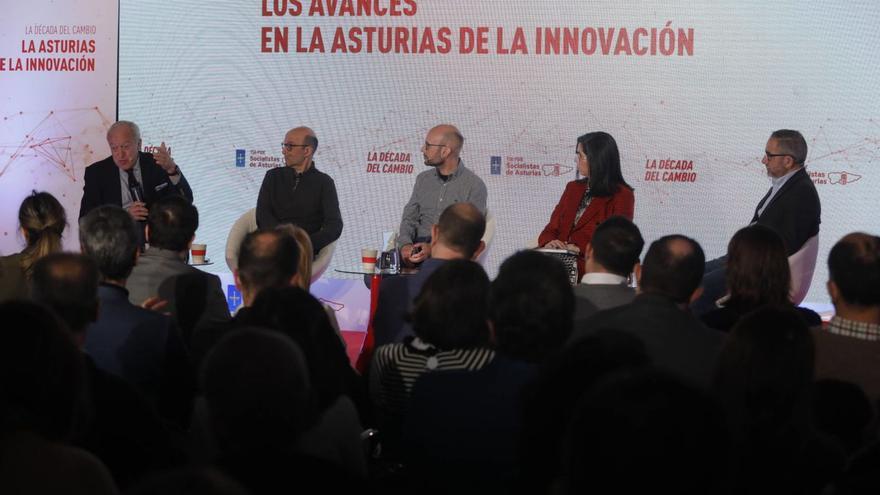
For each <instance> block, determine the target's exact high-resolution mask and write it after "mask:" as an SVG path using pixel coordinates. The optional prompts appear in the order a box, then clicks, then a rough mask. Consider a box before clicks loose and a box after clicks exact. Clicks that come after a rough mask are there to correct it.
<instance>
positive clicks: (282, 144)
mask: <svg viewBox="0 0 880 495" xmlns="http://www.w3.org/2000/svg"><path fill="white" fill-rule="evenodd" d="M308 146H309V145H307V144H290V143H281V147H282V148H284V149H285V150H287V151H291V150H293V149H294V148H306V147H308Z"/></svg>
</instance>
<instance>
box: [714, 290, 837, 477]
mask: <svg viewBox="0 0 880 495" xmlns="http://www.w3.org/2000/svg"><path fill="white" fill-rule="evenodd" d="M812 386H813V339H812V337H811V336H810V332H809V330H808V328H807V326H806V324H805V323H804V321H803V318H801V317H800V315H799V314H798V313H797V312H796V311H795V310H794V309H793V308H791V307H790V306H782V307H772V306H766V307H764V308H760V309H758V310H755V311H753V312H752V313H749V314H748V315H746V316H744V317H743V318H741V319H740V320H739V322H738V323H737V324H736V325H735V326H734V327H733V329H732V331H731V334H730V337H729V338H728V339H727V341H726V342H725V344H724V349H723V350H722V353H721V356H720V357H719V360H718V371H717V374H716V376H715V390H716V392H717V394H718V396H719V397H720V398H721V403H722V405H723V407H724V409H725V411H726V412H727V415H728V420H729V422H730V428H731V433H732V438H733V439H734V442H735V443H734V445H733V456H734V457H733V460H734V463H733V469H734V477H733V486H732V492H733V493H773V494H786V493H791V494H795V493H797V494H801V493H815V494H818V493H820V492H821V490H822V489H823V488H824V486H825V484H827V483H828V482H829V481H831V480H832V479H833V477H834V476H836V475H837V474H838V473H839V472H840V470H841V469H842V467H843V461H844V452H843V449H842V447H841V446H840V445H837V444H836V443H834V442H832V441H830V440H829V439H827V438H825V437H823V436H821V435H819V434H818V433H817V432H816V430H815V428H814V425H813V421H812V417H811V411H812V402H811V395H812Z"/></svg>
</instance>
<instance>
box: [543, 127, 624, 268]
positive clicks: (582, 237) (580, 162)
mask: <svg viewBox="0 0 880 495" xmlns="http://www.w3.org/2000/svg"><path fill="white" fill-rule="evenodd" d="M577 169H578V173H579V174H580V175H581V176H582V177H583V178H582V179H579V180H575V181H571V182H569V183H568V184H567V185H566V186H565V191H564V192H563V193H562V198H561V199H560V200H559V204H557V205H556V208H554V209H553V214H552V215H551V216H550V221H549V222H548V223H547V226H546V227H544V230H543V231H542V232H541V235H540V236H538V245H539V246H541V247H544V248H550V249H568V250H569V251H572V252H575V253H577V256H578V263H577V265H578V278H580V277H581V276H583V274H584V253H585V252H586V248H587V244H589V242H590V240H591V239H592V238H593V232H594V231H595V230H596V227H597V226H598V225H599V224H600V223H602V222H604V221H605V219H607V218H608V217H611V216H614V215H622V216H624V217H626V218H628V219H630V220H632V218H633V209H634V207H635V197H634V196H633V189H632V187H630V186H629V184H627V183H626V181H624V180H623V174H621V172H620V153H619V152H618V151H617V143H616V142H615V141H614V138H613V137H611V135H610V134H608V133H606V132H590V133H587V134H584V135H583V136H581V137H579V138H578V139H577Z"/></svg>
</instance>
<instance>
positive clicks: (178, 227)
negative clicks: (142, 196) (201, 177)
mask: <svg viewBox="0 0 880 495" xmlns="http://www.w3.org/2000/svg"><path fill="white" fill-rule="evenodd" d="M198 228H199V212H198V210H196V207H195V206H193V205H192V204H191V203H190V202H189V201H187V200H186V199H185V198H183V197H180V196H176V195H175V196H167V197H164V198H162V199H160V200H159V201H157V202H156V203H155V204H154V205H153V208H152V209H151V210H150V215H149V220H148V221H147V232H146V234H147V242H149V243H150V247H149V248H147V250H146V251H145V252H144V254H143V255H142V256H141V257H140V258H138V262H137V265H135V267H134V269H133V270H132V271H131V275H130V276H129V277H128V281H127V282H126V288H127V289H128V300H129V301H131V303H132V304H136V305H139V304H142V303H143V302H144V301H145V300H146V299H147V298H149V297H153V296H158V297H159V298H160V299H162V300H164V301H167V302H168V306H167V307H166V308H165V310H166V311H168V312H170V313H171V315H172V316H173V317H174V319H175V321H176V322H177V326H178V328H179V329H180V330H181V333H182V334H183V336H184V340H185V341H188V340H189V339H188V337H189V336H190V335H192V331H193V329H194V328H195V327H196V325H197V324H198V323H199V322H200V321H203V320H204V321H210V322H215V323H219V322H224V321H227V320H229V306H228V305H227V304H226V297H225V296H224V295H223V289H222V288H221V285H220V278H219V277H217V276H216V275H212V274H210V273H205V272H203V271H201V270H199V269H198V268H195V267H193V266H190V265H188V264H187V262H186V260H187V253H188V252H189V248H190V245H191V244H192V241H193V239H195V235H196V229H198Z"/></svg>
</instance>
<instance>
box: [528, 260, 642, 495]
mask: <svg viewBox="0 0 880 495" xmlns="http://www.w3.org/2000/svg"><path fill="white" fill-rule="evenodd" d="M588 263H589V260H588ZM648 362H649V361H648V356H647V354H645V348H644V346H643V345H642V343H641V342H640V341H639V340H638V339H637V338H635V337H633V336H632V335H629V334H626V333H623V332H615V331H610V330H605V331H599V332H596V333H594V334H592V335H589V336H587V337H585V338H583V339H580V340H578V341H577V342H575V343H574V345H572V346H571V347H569V348H566V349H564V350H563V351H561V352H560V353H558V354H557V356H556V357H555V358H554V359H549V360H547V362H546V363H545V364H544V365H543V366H542V367H541V369H540V372H539V373H538V376H537V377H536V379H535V381H534V382H532V383H530V384H529V385H528V387H527V388H526V389H525V392H526V393H525V398H526V400H525V405H524V406H525V407H524V412H523V429H522V433H521V434H520V442H519V446H518V449H517V450H518V453H519V456H518V457H519V461H518V463H517V466H518V471H519V472H518V473H517V476H516V484H515V490H514V491H515V492H516V493H523V494H527V493H548V492H549V491H550V488H551V486H553V485H554V484H555V483H557V482H558V480H559V479H560V477H561V476H562V445H563V442H564V440H565V433H566V428H567V425H568V424H569V423H570V422H571V417H572V414H573V413H574V409H575V406H576V405H577V403H578V400H579V399H580V397H581V396H582V395H583V394H584V393H585V392H587V391H588V390H589V389H590V388H592V387H593V385H595V384H596V382H598V381H599V380H601V379H602V378H604V377H605V376H607V375H608V374H610V373H613V372H615V371H620V370H627V369H634V368H638V367H642V366H646V365H647V364H648Z"/></svg>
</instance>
